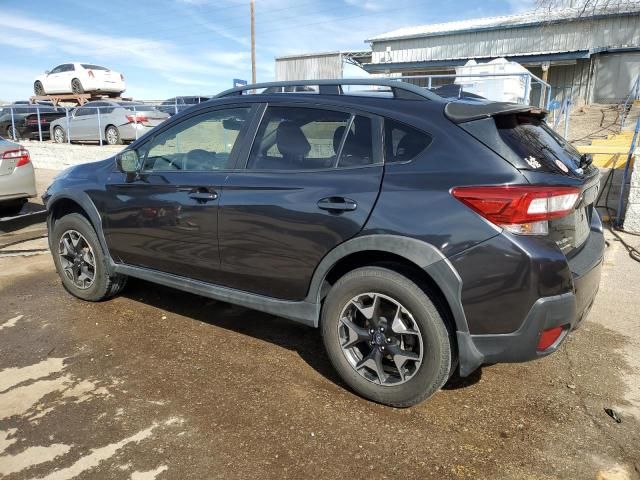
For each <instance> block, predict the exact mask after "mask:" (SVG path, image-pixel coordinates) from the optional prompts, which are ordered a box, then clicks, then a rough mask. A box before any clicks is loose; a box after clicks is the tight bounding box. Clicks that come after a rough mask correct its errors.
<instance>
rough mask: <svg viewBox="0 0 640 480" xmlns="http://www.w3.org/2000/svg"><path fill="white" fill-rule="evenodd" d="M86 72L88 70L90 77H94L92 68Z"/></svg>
mask: <svg viewBox="0 0 640 480" xmlns="http://www.w3.org/2000/svg"><path fill="white" fill-rule="evenodd" d="M88 72H89V76H90V77H91V78H94V77H95V75H94V74H93V70H89V71H88Z"/></svg>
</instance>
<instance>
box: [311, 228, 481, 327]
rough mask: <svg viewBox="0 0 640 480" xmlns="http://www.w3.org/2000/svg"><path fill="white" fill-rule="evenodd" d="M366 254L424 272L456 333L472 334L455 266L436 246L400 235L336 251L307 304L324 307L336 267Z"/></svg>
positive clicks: (355, 241) (357, 241)
mask: <svg viewBox="0 0 640 480" xmlns="http://www.w3.org/2000/svg"><path fill="white" fill-rule="evenodd" d="M363 251H380V252H386V253H392V254H394V255H398V256H400V257H403V258H405V259H406V260H408V261H410V262H412V263H414V264H415V265H417V266H418V267H420V268H421V269H422V270H424V271H425V272H426V273H427V274H428V275H429V276H430V277H431V279H432V280H433V281H434V282H435V283H436V285H437V286H438V287H439V288H440V290H441V291H442V293H443V295H444V297H445V299H446V301H447V303H448V304H449V308H450V309H451V313H452V315H453V320H454V321H455V324H456V330H458V331H462V332H468V331H469V327H468V326H467V319H466V317H465V314H464V309H463V308H462V301H461V292H462V279H461V278H460V275H458V272H457V271H456V270H455V268H454V267H453V265H451V263H450V262H449V260H448V259H447V258H446V257H445V256H444V255H443V254H442V252H441V251H440V250H439V249H438V248H436V247H435V246H434V245H431V244H430V243H427V242H423V241H421V240H417V239H415V238H409V237H403V236H400V235H392V234H376V235H362V236H359V237H355V238H352V239H351V240H348V241H346V242H344V243H342V244H340V245H338V246H337V247H335V248H334V249H333V250H331V251H330V252H329V253H327V254H326V255H325V257H324V258H323V259H322V261H321V262H320V264H319V265H318V266H317V267H316V270H315V272H314V274H313V277H312V280H311V283H310V286H309V291H308V293H307V297H306V299H305V301H307V302H312V303H317V304H320V302H321V300H322V299H321V294H322V286H323V284H324V281H325V278H326V276H327V274H328V273H329V271H330V270H331V269H332V268H333V266H334V265H336V263H338V262H339V261H340V260H341V259H343V258H345V257H347V256H348V255H351V254H353V253H357V252H363Z"/></svg>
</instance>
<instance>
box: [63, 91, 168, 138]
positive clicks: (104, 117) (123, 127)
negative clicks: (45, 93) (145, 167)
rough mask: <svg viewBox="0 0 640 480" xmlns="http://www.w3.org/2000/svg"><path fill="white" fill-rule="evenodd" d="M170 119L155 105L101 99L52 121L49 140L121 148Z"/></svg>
mask: <svg viewBox="0 0 640 480" xmlns="http://www.w3.org/2000/svg"><path fill="white" fill-rule="evenodd" d="M167 118H169V114H168V113H165V112H161V111H160V110H158V109H156V108H155V107H154V106H151V105H145V104H143V103H137V102H122V101H115V100H100V101H95V102H87V103H85V104H84V105H83V106H81V107H78V108H76V109H75V110H73V111H71V112H70V113H69V116H68V117H62V118H59V119H58V120H55V121H53V122H51V138H52V139H53V140H54V141H55V142H57V143H65V142H66V141H67V140H68V139H70V140H71V141H100V140H102V141H103V142H105V143H107V144H108V145H120V144H122V143H123V142H128V141H132V140H135V139H136V138H138V137H140V136H142V135H143V134H145V133H147V132H148V131H149V130H151V129H152V128H153V127H155V126H157V125H159V124H160V123H162V122H163V121H165V120H166V119H167Z"/></svg>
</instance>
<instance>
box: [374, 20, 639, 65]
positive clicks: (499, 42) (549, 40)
mask: <svg viewBox="0 0 640 480" xmlns="http://www.w3.org/2000/svg"><path fill="white" fill-rule="evenodd" d="M605 46H606V47H629V46H640V15H637V14H636V15H627V16H621V17H608V18H600V19H584V20H575V21H572V22H567V23H559V24H550V25H539V26H532V27H514V28H504V29H500V30H491V31H477V32H467V33H458V34H450V35H440V36H431V37H422V38H415V39H406V40H380V41H376V42H374V43H373V44H372V49H373V55H372V63H386V62H423V61H431V60H450V59H457V58H486V57H492V58H493V57H503V56H510V55H523V54H524V55H527V54H538V53H551V52H573V51H579V50H590V49H595V48H599V47H605ZM387 47H391V51H390V52H387Z"/></svg>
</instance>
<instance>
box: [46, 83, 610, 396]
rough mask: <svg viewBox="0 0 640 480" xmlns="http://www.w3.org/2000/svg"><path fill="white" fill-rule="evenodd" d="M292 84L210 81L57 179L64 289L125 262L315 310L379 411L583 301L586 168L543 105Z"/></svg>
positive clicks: (156, 275)
mask: <svg viewBox="0 0 640 480" xmlns="http://www.w3.org/2000/svg"><path fill="white" fill-rule="evenodd" d="M299 84H300V85H303V86H304V85H307V86H308V85H313V84H315V85H317V86H318V90H317V91H318V94H316V95H314V94H309V93H310V92H308V91H303V92H296V91H295V90H294V92H292V93H259V94H256V95H248V94H247V93H249V92H250V91H255V92H258V91H260V90H261V89H264V91H269V89H271V88H274V89H275V88H278V87H285V88H286V87H291V86H296V85H297V84H296V82H279V83H274V84H262V85H261V84H258V85H249V86H246V87H242V88H239V89H234V90H231V91H227V92H223V93H221V94H220V95H219V96H218V97H217V98H215V99H213V100H210V101H208V102H205V103H203V104H202V105H199V106H196V107H193V108H191V109H190V110H189V112H186V113H185V114H181V115H176V116H174V117H173V118H172V119H170V120H168V121H167V122H166V123H165V124H164V125H162V126H161V127H159V128H158V130H156V131H154V132H152V133H151V134H148V135H145V136H143V137H142V138H140V139H138V140H137V141H136V142H135V143H133V144H132V145H131V146H130V147H128V148H127V149H125V150H124V151H122V152H120V153H119V154H118V155H116V156H115V157H113V158H110V159H107V160H104V161H103V162H97V163H91V164H90V165H77V166H75V167H71V169H68V170H67V171H66V172H65V173H64V174H63V175H61V176H59V177H57V179H56V180H55V181H54V183H53V184H52V185H51V186H50V187H49V188H48V190H47V192H46V193H45V194H44V196H43V200H44V201H45V204H46V207H47V209H48V211H49V217H48V228H49V242H50V250H51V252H52V254H53V257H54V262H55V265H56V268H57V270H58V273H59V275H60V277H61V280H62V284H63V285H64V287H65V288H66V290H67V291H69V292H70V293H71V294H73V295H75V296H76V297H79V298H82V299H85V300H90V301H98V300H102V299H105V298H108V297H111V296H113V295H115V294H117V293H118V292H119V291H120V290H121V289H122V288H123V287H124V286H125V282H126V279H127V277H136V278H141V279H144V280H147V281H151V282H155V283H158V284H163V285H166V286H170V287H174V288H178V289H182V290H186V291H189V292H192V293H196V294H199V295H203V296H205V297H210V298H214V299H217V300H222V301H226V302H231V303H235V304H240V305H243V306H246V307H250V308H255V309H257V310H262V311H264V312H268V313H271V314H275V315H280V316H283V317H286V318H289V319H292V320H295V321H297V322H300V323H302V324H305V325H309V326H312V327H319V328H320V329H321V331H322V338H323V341H324V345H325V349H326V351H327V354H328V357H329V360H330V361H331V363H332V364H333V366H334V367H335V369H336V371H337V372H338V374H339V375H340V376H341V378H342V379H343V381H344V382H345V383H346V384H347V385H349V386H350V387H351V388H353V389H354V390H355V391H356V392H358V393H359V394H361V395H363V396H365V397H367V398H369V399H372V400H375V401H377V402H380V403H384V404H388V405H393V406H396V407H407V406H410V405H414V404H416V403H418V402H420V401H422V400H424V399H425V398H427V397H429V396H430V395H432V394H434V393H435V392H436V391H437V390H438V389H439V388H440V387H442V386H443V385H444V384H445V382H447V380H448V379H449V377H450V375H452V374H453V372H455V371H456V370H457V371H458V372H459V374H460V375H461V376H467V375H469V374H470V373H472V372H473V371H474V370H475V369H476V368H478V367H480V366H481V365H482V364H485V363H498V362H522V361H527V360H533V359H537V358H541V357H544V356H546V355H549V354H551V353H553V352H555V351H556V350H557V349H558V348H559V347H560V345H561V344H562V343H563V341H564V340H565V339H566V338H567V337H568V335H569V334H570V332H571V331H572V330H574V329H575V328H577V327H578V326H579V325H580V323H581V322H582V321H583V320H584V319H585V318H586V316H587V314H588V312H589V309H590V307H591V305H592V303H593V301H594V297H595V295H596V292H597V290H598V285H599V282H600V270H601V266H602V260H603V252H604V235H603V229H602V223H601V222H600V218H599V216H598V212H597V211H596V208H595V201H596V198H597V196H598V189H599V182H600V172H599V170H598V169H597V168H596V167H594V166H593V165H591V164H590V162H589V161H588V159H585V158H583V157H582V156H581V155H580V154H579V153H578V152H577V151H576V150H575V149H574V148H573V147H572V146H571V145H570V144H569V143H568V142H567V141H566V140H564V139H562V138H561V137H559V136H558V135H557V134H556V133H554V132H553V131H552V130H551V129H550V128H549V126H548V125H547V124H546V123H545V121H544V117H545V114H546V112H544V111H541V110H540V109H537V108H534V107H531V106H528V105H516V104H509V103H504V102H491V101H486V100H481V99H455V100H453V101H452V100H448V99H444V98H442V97H439V96H437V95H436V94H434V93H432V92H430V91H428V90H426V89H423V88H420V87H417V86H414V85H410V84H407V83H402V82H397V81H394V80H377V79H371V80H362V79H359V80H351V81H349V80H345V79H340V80H326V81H324V82H323V81H319V80H313V81H306V82H305V81H303V82H299ZM351 85H356V86H361V85H364V86H365V87H369V88H371V87H372V86H376V87H384V89H385V90H380V91H379V92H372V93H366V95H353V94H350V93H348V92H345V90H344V88H343V87H345V86H347V87H348V86H351ZM234 320H237V319H234ZM237 321H240V320H237ZM273 328H282V327H276V326H275V324H274V327H273ZM569 348H570V347H569ZM522 381H523V382H526V381H527V380H526V379H522ZM522 402H523V403H526V402H527V399H526V398H523V399H522Z"/></svg>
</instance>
